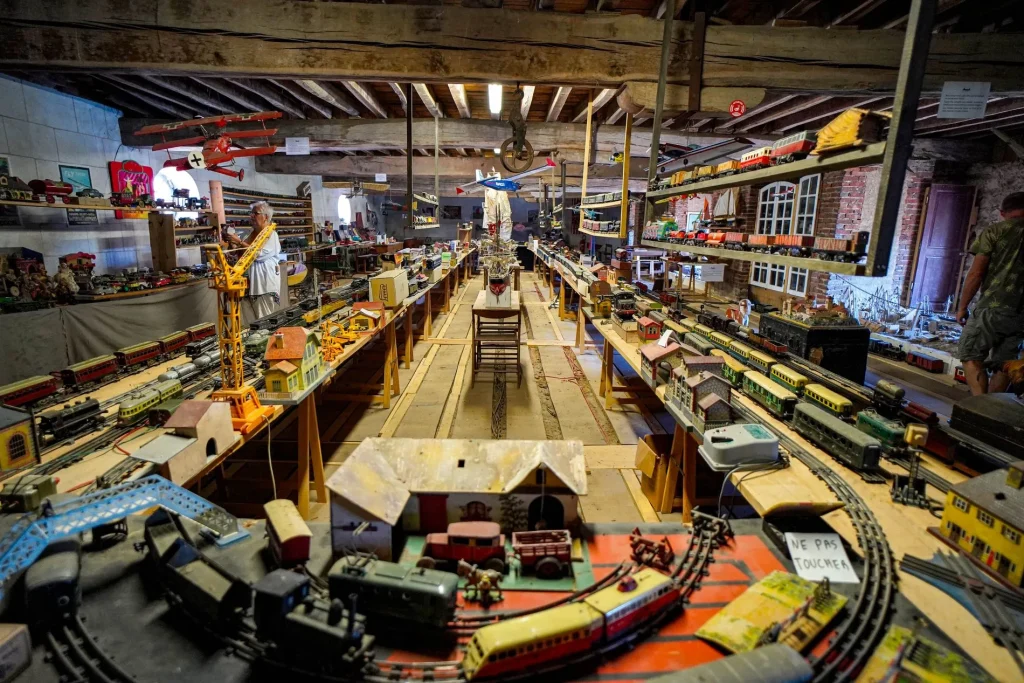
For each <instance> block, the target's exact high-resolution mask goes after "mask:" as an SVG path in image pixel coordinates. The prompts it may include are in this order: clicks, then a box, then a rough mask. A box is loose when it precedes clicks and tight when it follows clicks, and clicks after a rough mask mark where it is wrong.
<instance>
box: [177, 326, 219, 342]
mask: <svg viewBox="0 0 1024 683" xmlns="http://www.w3.org/2000/svg"><path fill="white" fill-rule="evenodd" d="M185 331H186V332H188V338H189V340H190V341H193V342H197V341H199V340H200V339H206V338H207V337H212V336H213V335H215V334H217V326H216V325H214V324H213V323H200V324H199V325H193V326H192V327H187V328H185Z"/></svg>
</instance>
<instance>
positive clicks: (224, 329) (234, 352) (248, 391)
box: [203, 223, 277, 435]
mask: <svg viewBox="0 0 1024 683" xmlns="http://www.w3.org/2000/svg"><path fill="white" fill-rule="evenodd" d="M276 229H277V225H275V224H273V223H271V224H270V225H268V226H267V227H266V228H264V229H263V230H262V231H261V232H260V234H259V235H257V236H256V239H254V240H253V241H252V244H250V245H249V247H248V248H247V249H246V250H245V252H244V253H243V254H242V256H241V258H239V259H238V262H237V263H235V264H234V265H230V264H229V263H228V261H227V258H225V256H224V251H223V250H222V249H221V248H220V245H219V244H206V245H203V248H204V249H206V250H207V252H208V256H209V263H210V267H211V268H212V270H213V277H212V278H211V279H210V287H211V288H212V289H216V290H217V291H218V292H219V293H220V296H219V299H220V301H219V302H218V309H219V312H218V316H217V341H218V343H219V346H220V378H221V381H222V385H221V388H220V390H219V391H215V392H213V394H212V396H211V398H212V399H213V400H214V401H227V402H228V403H230V404H231V425H232V426H233V427H234V429H235V431H237V432H241V433H242V434H243V435H244V434H249V433H250V432H252V431H254V430H255V429H256V428H257V427H259V426H260V424H262V423H263V421H264V420H269V419H270V418H271V416H273V414H274V409H273V408H272V407H271V406H263V405H260V399H259V397H258V396H257V395H256V389H254V388H253V387H252V386H249V385H246V384H245V377H244V367H243V365H242V352H243V348H242V310H241V309H242V295H243V294H244V293H245V290H246V287H247V286H248V284H249V281H248V280H247V279H246V277H245V271H247V270H249V266H251V265H252V262H253V261H254V260H255V259H256V256H258V255H259V253H260V249H262V248H263V244H264V243H265V242H266V241H267V239H268V238H269V237H270V235H271V233H273V232H274V230H276Z"/></svg>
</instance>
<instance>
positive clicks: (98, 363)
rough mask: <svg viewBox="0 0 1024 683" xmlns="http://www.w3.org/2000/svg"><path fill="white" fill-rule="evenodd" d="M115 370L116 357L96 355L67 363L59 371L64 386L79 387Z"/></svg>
mask: <svg viewBox="0 0 1024 683" xmlns="http://www.w3.org/2000/svg"><path fill="white" fill-rule="evenodd" d="M116 372H117V358H115V357H114V356H110V355H107V356H97V357H96V358H90V359H89V360H84V361H82V362H81V363H75V364H74V365H69V366H68V367H66V368H64V369H63V370H61V371H60V378H61V381H62V382H64V386H66V387H80V386H83V385H86V384H92V383H94V382H98V381H100V380H101V379H103V378H105V377H107V376H108V375H113V374H114V373H116Z"/></svg>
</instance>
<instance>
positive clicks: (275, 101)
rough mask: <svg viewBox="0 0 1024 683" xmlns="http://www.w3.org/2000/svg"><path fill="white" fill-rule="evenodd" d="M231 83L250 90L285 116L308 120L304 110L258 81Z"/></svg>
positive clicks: (240, 79) (237, 80)
mask: <svg viewBox="0 0 1024 683" xmlns="http://www.w3.org/2000/svg"><path fill="white" fill-rule="evenodd" d="M231 83H232V84H234V85H237V86H238V87H239V88H242V89H243V90H248V91H249V92H251V93H252V94H253V95H259V96H260V97H262V98H263V99H265V100H266V101H267V102H269V103H270V106H272V107H274V108H275V109H277V110H278V111H281V112H284V113H285V114H290V115H291V116H294V117H295V118H297V119H304V118H306V115H305V114H304V113H303V111H302V109H300V108H299V107H296V106H294V105H293V104H292V103H291V102H289V101H288V100H286V99H285V98H284V97H283V96H282V95H281V93H279V92H277V91H275V90H274V89H273V88H272V87H270V86H269V85H267V84H266V83H263V82H261V81H257V80H255V79H252V78H232V79H231Z"/></svg>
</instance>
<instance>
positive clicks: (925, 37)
mask: <svg viewBox="0 0 1024 683" xmlns="http://www.w3.org/2000/svg"><path fill="white" fill-rule="evenodd" d="M671 1H672V0H669V2H671ZM936 4H937V3H936V2H935V0H912V1H911V3H910V14H909V15H907V33H906V36H905V37H904V39H903V56H902V57H901V59H900V72H899V76H898V77H897V79H896V97H895V98H894V100H893V104H892V122H891V123H890V124H889V137H888V138H887V139H886V141H885V153H884V154H883V156H882V178H881V181H880V183H879V186H878V202H877V204H876V205H875V223H874V228H873V229H872V231H871V245H870V247H869V248H868V262H867V271H868V272H867V275H869V276H873V277H882V276H884V275H885V274H886V273H887V272H889V251H890V247H891V246H892V240H893V237H894V236H895V234H896V218H897V216H898V215H899V212H900V205H901V204H902V199H903V179H904V178H905V177H906V175H907V161H908V160H909V159H910V151H911V148H912V144H911V143H912V141H913V137H914V120H915V118H916V117H917V105H918V100H919V99H920V96H921V81H922V80H924V72H925V66H926V63H927V61H928V49H929V47H930V46H931V39H932V25H933V24H934V23H935V5H936Z"/></svg>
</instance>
